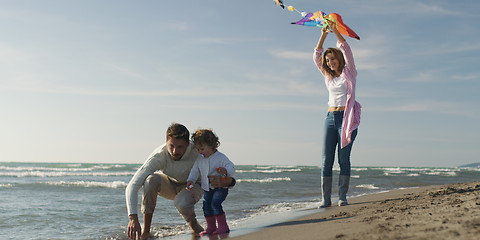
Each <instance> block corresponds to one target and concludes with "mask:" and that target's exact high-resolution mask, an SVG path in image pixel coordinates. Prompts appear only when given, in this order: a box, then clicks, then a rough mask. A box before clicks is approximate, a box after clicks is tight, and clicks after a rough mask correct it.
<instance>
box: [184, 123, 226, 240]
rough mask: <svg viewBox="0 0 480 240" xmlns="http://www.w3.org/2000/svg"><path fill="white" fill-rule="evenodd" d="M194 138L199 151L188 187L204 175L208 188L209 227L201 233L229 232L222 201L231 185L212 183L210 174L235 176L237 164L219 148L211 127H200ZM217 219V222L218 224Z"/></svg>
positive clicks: (207, 218) (206, 188) (205, 214)
mask: <svg viewBox="0 0 480 240" xmlns="http://www.w3.org/2000/svg"><path fill="white" fill-rule="evenodd" d="M192 140H193V144H194V145H195V148H197V150H198V152H199V153H200V155H199V156H198V157H197V160H196V161H195V164H194V165H193V167H192V170H191V171H190V175H189V176H188V180H187V189H189V190H190V189H191V188H192V187H193V184H194V182H196V181H197V179H198V177H199V176H201V182H202V184H201V185H202V189H203V190H204V191H205V193H204V195H203V197H204V201H203V214H204V216H205V219H206V221H207V229H206V230H205V231H203V232H201V233H200V235H202V236H203V235H206V234H223V233H228V232H230V229H229V228H228V224H227V220H226V217H225V212H224V211H223V208H222V202H223V201H225V198H227V195H228V188H213V187H211V186H210V183H209V181H208V176H223V177H226V176H229V177H232V176H233V174H234V173H235V166H234V164H233V163H232V162H231V161H230V160H229V159H228V158H227V156H225V155H224V154H223V153H221V152H219V151H218V150H217V148H218V146H219V145H220V142H219V141H218V137H217V136H216V135H215V133H213V132H212V131H211V130H208V129H198V130H197V131H195V133H193V134H192ZM216 223H218V227H217V224H216Z"/></svg>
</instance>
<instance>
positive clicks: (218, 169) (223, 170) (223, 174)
mask: <svg viewBox="0 0 480 240" xmlns="http://www.w3.org/2000/svg"><path fill="white" fill-rule="evenodd" d="M217 172H218V173H220V175H222V176H226V175H227V174H228V172H227V169H225V168H223V167H219V168H217Z"/></svg>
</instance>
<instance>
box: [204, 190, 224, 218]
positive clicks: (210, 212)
mask: <svg viewBox="0 0 480 240" xmlns="http://www.w3.org/2000/svg"><path fill="white" fill-rule="evenodd" d="M227 195H228V188H215V189H210V191H205V192H204V194H203V215H204V216H205V217H210V216H215V215H220V214H222V213H224V211H223V207H222V203H223V201H225V199H226V198H227Z"/></svg>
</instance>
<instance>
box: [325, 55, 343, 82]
mask: <svg viewBox="0 0 480 240" xmlns="http://www.w3.org/2000/svg"><path fill="white" fill-rule="evenodd" d="M329 53H332V54H333V56H335V59H338V63H339V64H340V65H339V66H338V70H339V72H340V73H341V72H342V71H343V67H345V58H344V57H343V53H342V51H340V49H338V48H329V49H327V50H326V51H325V52H324V53H323V56H322V70H323V71H324V72H325V73H327V75H329V76H330V77H332V78H334V77H337V75H336V74H335V72H334V71H333V70H332V69H330V68H329V67H328V66H327V60H326V56H327V54H329Z"/></svg>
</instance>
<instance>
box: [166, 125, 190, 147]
mask: <svg viewBox="0 0 480 240" xmlns="http://www.w3.org/2000/svg"><path fill="white" fill-rule="evenodd" d="M189 136H190V132H189V131H188V129H187V128H186V127H185V126H183V125H182V124H179V123H172V124H171V125H170V127H168V129H167V141H168V138H173V139H182V140H185V141H187V143H188V142H190V139H188V137H189Z"/></svg>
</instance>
